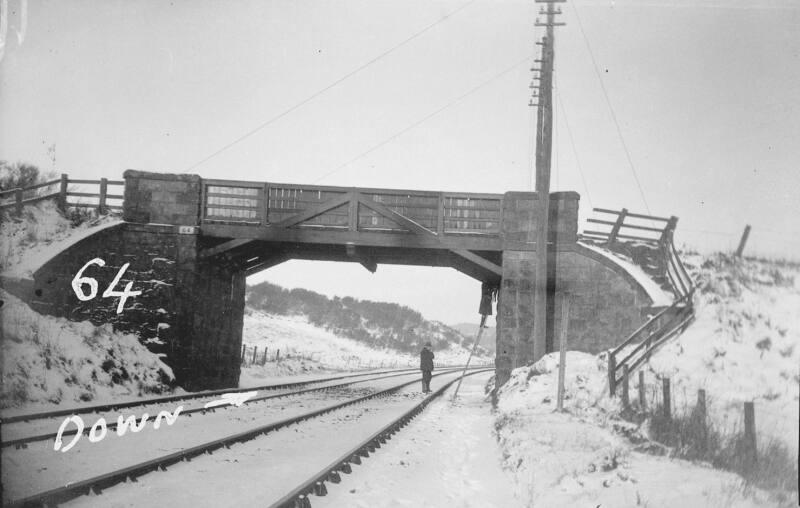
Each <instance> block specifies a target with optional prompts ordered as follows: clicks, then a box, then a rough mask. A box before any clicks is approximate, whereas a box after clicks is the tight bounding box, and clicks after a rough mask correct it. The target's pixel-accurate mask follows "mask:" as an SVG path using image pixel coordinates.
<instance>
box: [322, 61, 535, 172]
mask: <svg viewBox="0 0 800 508" xmlns="http://www.w3.org/2000/svg"><path fill="white" fill-rule="evenodd" d="M530 58H531V57H530V55H528V56H526V57H524V58H522V59H520V60H518V61H516V62H515V63H514V64H512V65H511V66H509V67H507V68H505V69H503V70H502V71H500V72H498V73H497V74H495V75H493V76H492V77H490V78H489V79H487V80H485V81H483V82H481V83H479V84H477V85H475V86H474V87H472V88H470V89H469V90H467V91H466V92H464V93H462V94H461V95H459V96H458V97H456V98H454V99H452V100H450V101H449V102H447V103H446V104H445V105H443V106H440V107H439V108H437V109H436V110H434V111H433V112H431V113H428V114H427V115H425V116H423V117H422V118H420V119H419V120H416V121H415V122H413V123H411V124H410V125H408V126H406V127H404V128H402V129H400V130H399V131H397V132H395V133H394V134H391V135H390V136H388V137H387V138H385V139H383V140H382V141H380V142H378V143H376V144H375V145H373V146H372V147H370V148H368V149H367V150H365V151H363V152H361V153H360V154H358V155H356V156H355V157H353V158H352V159H350V160H348V161H347V162H344V163H342V164H340V165H339V166H337V167H335V168H333V169H332V170H330V171H328V172H327V173H325V174H324V175H322V176H320V177H319V178H317V179H316V180H314V181H313V182H312V183H318V182H319V181H321V180H324V179H325V178H327V177H329V176H331V175H333V174H334V173H336V172H338V171H340V170H342V169H344V168H345V167H347V166H349V165H350V164H352V163H354V162H355V161H357V160H359V159H361V158H363V157H366V156H367V155H369V154H370V153H372V152H374V151H375V150H378V149H379V148H381V147H383V146H384V145H386V144H388V143H390V142H392V141H394V140H395V139H397V138H399V137H400V136H402V135H403V134H405V133H406V132H408V131H410V130H412V129H414V128H416V127H419V126H420V125H422V124H423V123H425V122H426V121H428V120H430V119H431V118H433V117H435V116H436V115H438V114H439V113H442V112H443V111H445V110H446V109H448V108H450V107H452V106H454V105H456V104H458V103H459V102H461V101H463V100H464V99H466V98H467V97H468V96H470V95H472V94H473V93H475V92H477V91H478V90H480V89H482V88H484V87H486V86H487V85H489V84H490V83H492V82H493V81H495V80H497V79H499V78H501V77H503V76H505V75H506V74H508V73H509V72H511V71H513V70H514V69H516V68H517V67H519V66H520V65H522V64H523V63H526V62H528V61H529V60H530Z"/></svg>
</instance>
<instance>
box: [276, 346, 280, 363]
mask: <svg viewBox="0 0 800 508" xmlns="http://www.w3.org/2000/svg"><path fill="white" fill-rule="evenodd" d="M275 361H276V362H279V361H281V350H280V349H279V350H278V351H277V352H276V353H275Z"/></svg>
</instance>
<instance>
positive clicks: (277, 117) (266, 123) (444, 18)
mask: <svg viewBox="0 0 800 508" xmlns="http://www.w3.org/2000/svg"><path fill="white" fill-rule="evenodd" d="M473 3H475V0H469V1H468V2H466V3H464V4H463V5H462V6H460V7H458V8H457V9H455V10H453V11H451V12H449V13H447V14H445V15H444V16H442V17H441V18H439V19H438V20H436V21H434V22H433V23H431V24H429V25H427V26H426V27H425V28H423V29H421V30H419V31H417V32H415V33H414V34H412V35H411V36H410V37H408V38H406V39H404V40H403V41H401V42H399V43H397V44H395V45H394V46H392V47H391V48H389V49H387V50H386V51H384V52H382V53H380V54H379V55H377V56H376V57H374V58H372V59H371V60H369V61H367V62H365V63H363V64H361V65H359V66H358V67H356V68H355V69H353V70H352V71H350V72H348V73H347V74H345V75H344V76H342V77H340V78H339V79H337V80H335V81H333V82H332V83H330V84H328V85H326V86H324V87H322V88H320V89H319V90H317V91H316V92H314V93H312V94H311V95H309V96H308V97H306V98H305V99H303V100H301V101H300V102H298V103H296V104H294V105H293V106H291V107H289V108H287V109H285V110H283V111H282V112H280V113H278V114H277V115H275V116H273V117H271V118H270V119H268V120H265V121H264V122H262V123H260V124H259V125H258V126H256V127H254V128H253V129H250V130H249V131H247V132H246V133H244V134H242V135H241V136H239V137H237V138H236V139H234V140H233V141H231V142H229V143H227V144H225V145H224V146H222V147H221V148H219V149H218V150H216V151H214V152H213V153H211V154H210V155H207V156H206V157H204V158H203V159H201V160H199V161H197V162H195V163H194V164H192V165H191V166H189V167H188V168H186V171H190V170H192V169H194V168H196V167H198V166H200V165H201V164H204V163H206V162H208V161H209V160H211V159H213V158H214V157H216V156H217V155H219V154H221V153H222V152H224V151H226V150H228V149H229V148H231V147H233V146H235V145H237V144H239V143H241V142H242V141H244V140H245V139H247V138H249V137H250V136H252V135H253V134H255V133H257V132H259V131H260V130H262V129H264V128H265V127H267V126H269V125H271V124H273V123H275V122H276V121H278V120H280V119H281V118H283V117H285V116H286V115H288V114H290V113H292V112H294V111H296V110H297V109H299V108H301V107H303V106H305V105H306V104H308V103H309V102H311V101H313V100H314V99H316V98H317V97H319V96H320V95H322V94H324V93H325V92H327V91H328V90H330V89H331V88H334V87H335V86H337V85H339V84H340V83H342V82H344V81H345V80H347V79H349V78H351V77H353V76H355V75H356V74H358V73H359V72H361V71H363V70H364V69H366V68H367V67H369V66H370V65H372V64H374V63H375V62H377V61H379V60H381V59H382V58H384V57H386V56H388V55H389V54H391V53H393V52H395V51H396V50H398V49H400V48H401V47H403V46H405V45H406V44H408V43H409V42H411V41H413V40H414V39H416V38H418V37H419V36H421V35H423V34H424V33H426V32H428V31H429V30H431V29H432V28H433V27H435V26H437V25H439V24H441V23H443V22H445V21H447V20H448V19H450V18H451V17H453V16H455V15H456V14H458V13H459V12H461V11H462V10H464V9H466V8H467V7H469V6H470V5H471V4H473Z"/></svg>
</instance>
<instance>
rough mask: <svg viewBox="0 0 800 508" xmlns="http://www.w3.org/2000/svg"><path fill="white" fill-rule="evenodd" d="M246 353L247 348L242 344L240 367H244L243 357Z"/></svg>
mask: <svg viewBox="0 0 800 508" xmlns="http://www.w3.org/2000/svg"><path fill="white" fill-rule="evenodd" d="M246 351H247V346H245V345H244V344H242V356H241V361H242V365H244V361H245V357H244V355H245V353H246Z"/></svg>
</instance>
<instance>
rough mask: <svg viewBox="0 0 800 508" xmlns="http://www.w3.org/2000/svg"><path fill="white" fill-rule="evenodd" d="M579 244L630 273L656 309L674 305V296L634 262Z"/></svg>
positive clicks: (606, 251) (612, 253)
mask: <svg viewBox="0 0 800 508" xmlns="http://www.w3.org/2000/svg"><path fill="white" fill-rule="evenodd" d="M579 243H580V244H581V245H582V246H583V247H586V248H587V249H589V250H592V251H594V252H596V253H598V254H600V255H601V256H603V257H605V258H606V259H608V260H609V261H611V262H612V263H614V264H616V265H618V266H620V267H621V268H623V269H624V270H625V271H626V272H628V273H629V274H630V275H631V276H632V277H633V278H634V279H636V282H638V283H639V285H641V286H642V287H643V288H644V290H645V291H646V292H647V295H648V296H649V297H650V299H651V300H653V306H654V307H661V306H668V305H672V301H673V296H672V295H671V294H669V293H668V292H666V291H664V290H663V289H661V287H660V286H659V285H658V284H657V283H656V282H655V281H654V280H653V279H651V278H650V276H649V275H647V274H646V273H645V271H644V270H642V269H641V267H639V266H638V265H636V264H635V263H634V262H633V261H631V260H630V259H626V258H624V257H623V256H622V255H620V254H618V253H616V252H611V251H609V250H606V249H602V248H600V247H597V246H596V245H591V244H589V243H583V242H579Z"/></svg>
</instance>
